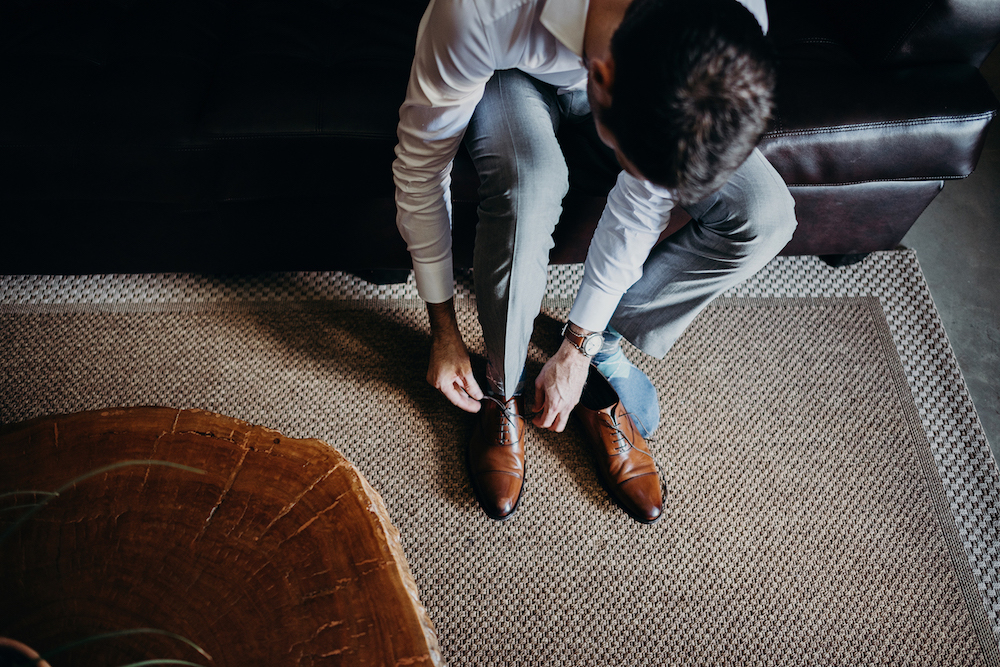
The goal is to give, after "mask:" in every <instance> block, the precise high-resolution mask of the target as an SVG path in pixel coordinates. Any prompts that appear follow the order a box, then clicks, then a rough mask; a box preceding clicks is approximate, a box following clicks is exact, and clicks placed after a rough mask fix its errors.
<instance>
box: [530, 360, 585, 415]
mask: <svg viewBox="0 0 1000 667" xmlns="http://www.w3.org/2000/svg"><path fill="white" fill-rule="evenodd" d="M589 366H590V359H588V358H587V357H585V356H584V355H583V354H581V353H580V351H579V350H578V349H576V348H575V347H574V346H573V344H572V343H570V342H569V341H567V340H564V341H563V342H562V345H561V346H560V347H559V350H558V351H557V352H556V353H555V355H554V356H553V357H552V358H551V359H549V360H548V361H547V362H546V363H545V366H543V367H542V372H541V373H539V374H538V378H536V379H535V405H534V406H533V408H532V409H533V410H534V411H535V412H537V413H539V414H538V415H537V416H536V417H535V418H534V419H533V420H532V423H533V424H534V425H535V426H538V427H539V428H547V429H549V430H550V431H556V432H562V430H563V429H565V428H566V422H568V421H569V416H570V414H571V413H572V412H573V408H575V407H576V404H577V403H579V402H580V394H582V393H583V385H584V383H585V382H586V381H587V370H588V367H589Z"/></svg>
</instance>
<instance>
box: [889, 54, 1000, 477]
mask: <svg viewBox="0 0 1000 667" xmlns="http://www.w3.org/2000/svg"><path fill="white" fill-rule="evenodd" d="M980 71H982V73H983V75H984V76H985V77H986V80H987V81H988V82H989V83H990V86H991V87H992V88H993V92H994V93H995V94H996V95H997V97H998V98H1000V48H997V49H995V50H994V51H993V53H992V54H991V55H990V57H989V58H987V60H986V62H985V63H983V66H982V68H980ZM903 245H904V246H906V247H907V248H912V249H913V250H915V251H916V252H917V258H918V260H919V261H920V266H921V268H922V269H923V272H924V276H925V277H926V278H927V284H928V286H929V287H930V290H931V296H933V298H934V304H935V305H936V306H937V309H938V312H939V313H940V314H941V319H942V320H943V322H944V328H945V331H946V332H947V333H948V339H949V341H950V342H951V346H952V348H953V349H954V350H955V355H956V356H957V357H958V364H959V366H960V367H961V368H962V373H963V375H964V376H965V382H966V384H967V385H968V387H969V392H970V394H971V395H972V400H973V402H974V403H975V405H976V412H978V413H979V418H980V419H981V420H982V423H983V428H984V429H985V431H986V438H987V439H988V440H989V443H990V447H991V449H992V450H993V456H994V458H995V459H996V460H997V461H998V462H1000V118H997V119H994V121H993V123H992V124H991V126H990V133H989V136H988V138H987V142H986V147H985V149H984V151H983V155H982V157H981V158H980V160H979V164H978V165H977V167H976V171H975V172H974V173H973V174H972V175H971V176H969V177H968V178H966V179H964V180H961V181H951V182H947V183H945V186H944V190H943V191H942V192H941V194H940V195H938V196H937V198H936V199H935V200H934V201H933V202H931V205H930V206H928V207H927V210H926V211H924V213H923V215H921V216H920V218H919V219H918V220H917V222H916V223H915V224H914V225H913V227H912V228H911V229H910V231H909V233H908V234H907V235H906V237H905V238H904V239H903Z"/></svg>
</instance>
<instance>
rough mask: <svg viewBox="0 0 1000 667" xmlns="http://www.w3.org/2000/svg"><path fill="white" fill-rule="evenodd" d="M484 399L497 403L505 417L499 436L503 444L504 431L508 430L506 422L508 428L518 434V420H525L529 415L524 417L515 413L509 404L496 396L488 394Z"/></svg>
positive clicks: (501, 423)
mask: <svg viewBox="0 0 1000 667" xmlns="http://www.w3.org/2000/svg"><path fill="white" fill-rule="evenodd" d="M484 399H485V400H490V401H493V402H494V403H496V404H497V407H499V408H500V414H502V415H503V419H502V420H501V421H500V426H499V428H500V431H499V433H498V434H497V435H498V436H499V441H500V442H503V439H504V431H505V430H506V429H505V422H506V428H511V429H513V430H514V432H515V433H516V432H517V421H516V420H518V419H520V420H524V419H525V417H527V416H529V415H524V416H522V415H519V414H518V413H517V412H515V411H513V410H511V409H510V408H508V407H507V404H506V403H505V402H504V401H501V400H500V399H499V398H497V397H496V396H490V395H489V394H487V395H486V396H485V397H484Z"/></svg>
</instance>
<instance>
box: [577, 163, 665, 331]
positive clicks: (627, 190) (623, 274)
mask: <svg viewBox="0 0 1000 667" xmlns="http://www.w3.org/2000/svg"><path fill="white" fill-rule="evenodd" d="M673 207H674V200H673V197H672V195H671V193H670V191H669V190H668V189H666V188H662V187H659V186H657V185H653V184H652V183H649V182H647V181H643V180H641V179H638V178H636V177H634V176H632V175H631V174H629V173H628V172H625V171H623V172H621V174H619V175H618V182H617V183H616V184H615V187H614V188H613V189H612V190H611V193H610V194H609V195H608V204H607V206H606V207H605V209H604V214H603V215H602V216H601V220H600V222H598V224H597V230H596V231H595V232H594V238H593V239H592V240H591V242H590V249H589V250H588V252H587V260H586V263H585V264H584V272H583V281H582V283H581V284H580V290H579V291H578V292H577V295H576V300H575V301H574V302H573V308H572V310H571V311H570V314H569V319H570V321H572V322H573V323H574V324H576V325H578V326H580V327H582V328H584V329H588V330H590V331H603V330H604V329H605V328H607V326H608V322H610V320H611V316H612V315H613V314H614V312H615V309H616V308H617V307H618V302H619V301H621V298H622V295H624V294H625V292H626V291H627V290H628V288H629V287H631V286H632V285H633V284H635V282H636V281H638V280H639V278H641V277H642V265H643V263H644V262H645V261H646V258H647V257H649V253H650V251H651V250H652V249H653V246H654V245H656V242H657V240H658V239H659V237H660V234H661V233H662V232H663V230H664V229H666V227H667V223H668V222H669V218H670V211H671V210H672V209H673Z"/></svg>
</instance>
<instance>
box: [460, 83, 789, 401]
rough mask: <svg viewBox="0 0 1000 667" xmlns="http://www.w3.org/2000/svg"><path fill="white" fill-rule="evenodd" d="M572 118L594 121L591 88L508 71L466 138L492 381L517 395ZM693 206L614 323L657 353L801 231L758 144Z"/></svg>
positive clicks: (565, 184)
mask: <svg viewBox="0 0 1000 667" xmlns="http://www.w3.org/2000/svg"><path fill="white" fill-rule="evenodd" d="M566 122H570V123H590V124H592V123H593V120H592V118H591V116H590V108H589V106H588V105H587V99H586V94H585V93H583V92H582V91H580V92H575V93H569V94H566V95H557V94H556V90H555V88H554V87H552V86H550V85H548V84H544V83H541V82H539V81H537V80H535V79H533V78H531V77H529V76H528V75H526V74H524V73H522V72H520V71H518V70H504V71H500V72H497V73H496V74H495V75H494V76H493V78H492V79H491V80H490V82H489V84H488V85H487V86H486V92H485V94H484V96H483V99H482V101H481V102H480V103H479V106H478V107H477V108H476V111H475V113H474V114H473V117H472V121H471V123H470V124H469V128H468V130H467V131H466V134H465V145H466V148H467V149H468V150H469V153H470V154H471V156H472V159H473V162H474V163H475V165H476V170H477V172H478V174H479V179H480V188H479V197H480V205H479V222H478V225H477V227H476V245H475V254H474V258H473V261H474V267H473V275H474V279H475V285H476V301H477V304H478V310H479V321H480V325H481V326H482V329H483V337H484V342H485V344H486V351H487V357H488V361H489V371H488V372H489V375H490V376H489V378H488V380H489V383H490V385H491V386H492V388H493V389H494V390H495V391H497V392H498V393H502V394H504V396H505V397H507V398H509V397H510V396H512V395H513V394H514V391H515V388H516V385H517V382H518V380H519V379H520V378H521V375H522V372H523V370H524V364H525V360H526V358H527V351H528V342H529V340H530V338H531V332H532V327H533V325H534V320H535V317H536V316H537V315H538V312H539V309H540V307H541V301H542V297H543V296H544V294H545V283H546V277H547V271H546V267H547V266H548V261H549V251H550V250H551V249H552V245H553V241H552V233H553V231H554V230H555V227H556V224H557V223H558V221H559V216H560V214H561V213H562V200H563V197H565V196H566V193H567V192H568V190H569V174H568V169H567V166H566V160H565V158H564V157H563V153H562V150H561V148H560V146H559V142H558V141H557V140H556V132H557V131H558V129H559V126H560V124H561V123H566ZM591 134H592V135H593V139H594V142H595V147H594V149H595V151H598V152H599V153H600V154H601V155H603V156H604V159H605V160H611V161H612V162H613V160H614V154H613V152H612V151H610V149H607V148H606V147H604V146H603V144H600V141H599V139H597V135H596V132H592V133H591ZM686 210H687V212H688V213H690V214H691V217H692V222H691V223H689V224H687V225H686V226H685V227H683V228H682V229H681V230H680V231H678V232H677V233H675V234H673V235H672V236H670V237H669V238H667V239H666V240H665V241H664V242H662V243H660V244H659V245H658V246H657V247H656V248H654V250H653V252H652V253H650V256H649V258H648V259H647V261H646V262H645V264H644V266H643V276H642V278H641V279H640V280H639V281H638V282H637V283H636V284H635V285H633V286H632V288H631V289H629V290H628V292H627V293H626V294H625V296H624V297H623V298H622V300H621V303H620V304H619V306H618V309H617V310H616V311H615V314H614V316H613V317H612V320H611V324H612V325H613V326H614V328H615V329H617V330H618V331H619V332H621V333H622V335H623V336H624V337H625V338H626V339H627V340H628V341H630V342H631V343H633V344H634V345H636V346H637V347H638V348H639V349H641V350H642V351H643V352H646V353H647V354H651V355H653V356H655V357H663V356H664V355H665V354H666V353H667V351H669V350H670V347H671V346H672V345H673V344H674V342H675V341H676V340H677V338H678V337H679V336H680V335H681V333H682V332H683V331H684V329H685V328H686V327H687V325H688V324H689V323H690V322H691V321H692V320H693V319H694V318H695V316H696V315H697V314H698V313H699V312H700V311H701V310H702V309H703V308H704V307H705V306H706V305H707V304H708V303H709V302H710V301H711V300H712V299H714V298H715V297H716V296H718V295H719V294H721V293H722V292H724V291H725V290H726V289H729V288H730V287H732V286H734V285H736V284H738V283H740V282H742V281H744V280H746V279H747V278H749V277H750V276H752V275H753V274H754V273H756V272H757V271H759V270H760V269H761V268H762V267H763V266H764V265H765V264H767V262H768V261H770V260H771V259H772V258H773V257H774V256H775V255H777V254H778V252H779V251H780V250H781V249H782V248H783V247H784V246H785V244H786V243H788V241H789V240H790V239H791V236H792V232H793V231H794V229H795V214H794V203H793V201H792V198H791V195H790V194H789V192H788V188H787V187H786V186H785V184H784V182H783V181H782V180H781V177H780V176H779V175H778V173H777V172H776V171H775V170H774V168H773V167H772V166H771V165H770V164H769V163H768V162H767V160H766V159H765V158H764V156H763V155H762V154H761V153H760V152H759V151H754V153H753V154H752V155H751V156H750V157H749V158H748V159H747V161H746V162H745V163H744V164H743V166H741V167H740V169H739V170H738V171H737V172H736V173H735V174H734V175H733V177H732V178H731V179H730V181H729V183H727V184H726V185H725V186H724V187H723V188H722V189H721V190H720V191H718V192H717V193H715V194H714V195H712V196H711V197H709V198H707V199H706V200H704V201H702V202H699V203H698V204H696V205H694V206H689V207H686Z"/></svg>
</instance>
